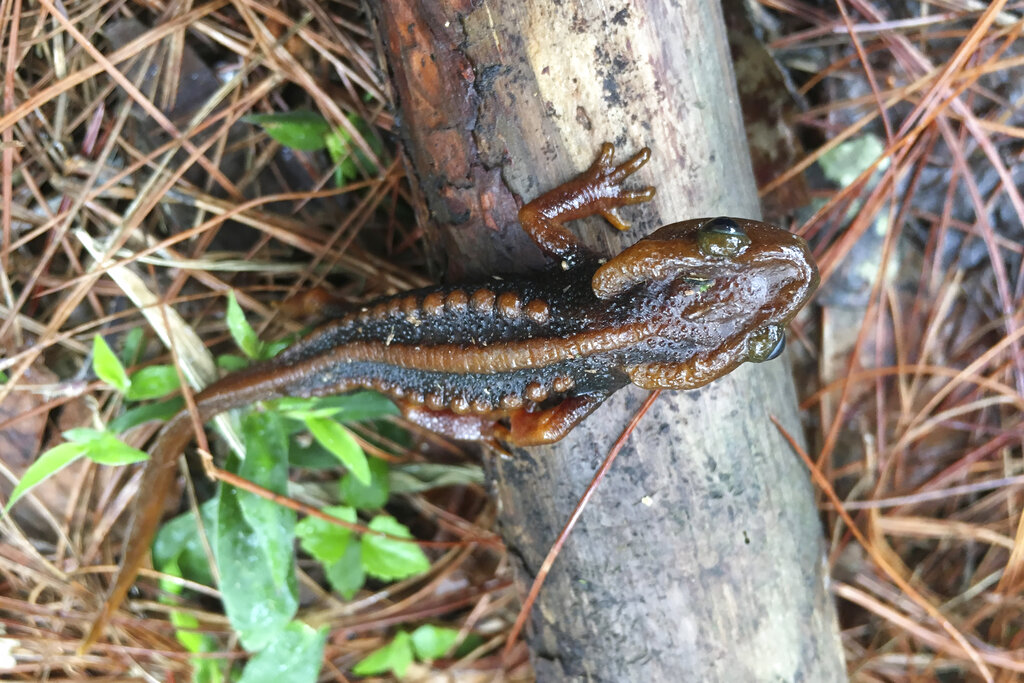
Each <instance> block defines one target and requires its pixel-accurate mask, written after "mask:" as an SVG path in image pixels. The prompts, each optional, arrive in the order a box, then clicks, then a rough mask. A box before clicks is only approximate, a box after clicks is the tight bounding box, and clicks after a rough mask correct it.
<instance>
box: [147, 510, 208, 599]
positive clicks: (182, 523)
mask: <svg viewBox="0 0 1024 683" xmlns="http://www.w3.org/2000/svg"><path fill="white" fill-rule="evenodd" d="M199 514H200V516H201V517H202V521H203V528H204V529H205V530H206V533H207V536H208V538H209V540H210V543H211V544H212V543H213V542H214V530H215V529H216V528H217V500H216V499H210V500H208V501H206V502H205V503H203V504H202V505H200V506H199ZM153 566H154V567H156V568H157V569H158V570H159V571H162V572H164V573H172V572H171V571H169V569H168V568H169V567H178V568H179V572H180V574H179V575H180V576H181V577H183V578H186V579H188V580H189V581H195V582H196V583H201V584H203V585H204V586H212V585H213V571H212V570H211V569H210V561H209V558H208V557H207V555H206V548H205V547H204V546H203V540H202V536H201V535H200V533H199V527H198V526H197V524H196V516H195V514H194V513H193V512H192V511H191V510H189V511H188V512H184V513H182V514H180V515H178V516H177V517H175V518H174V519H172V520H170V521H169V522H166V523H165V524H163V526H161V527H160V531H158V532H157V534H156V538H155V539H154V540H153Z"/></svg>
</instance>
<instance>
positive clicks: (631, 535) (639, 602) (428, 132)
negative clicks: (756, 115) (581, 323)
mask: <svg viewBox="0 0 1024 683" xmlns="http://www.w3.org/2000/svg"><path fill="white" fill-rule="evenodd" d="M372 13H373V15H374V20H375V22H376V25H377V30H378V35H379V38H380V41H381V44H382V54H383V57H384V60H385V63H386V68H388V70H389V72H390V76H391V79H392V84H393V88H394V98H395V105H396V108H397V110H398V113H399V115H400V121H401V135H402V137H403V141H404V143H405V151H406V154H407V155H408V162H409V171H410V175H411V177H412V180H413V183H414V185H417V186H418V187H419V188H420V190H421V191H422V193H423V197H424V200H425V206H426V207H427V209H428V210H429V216H426V215H424V216H423V218H424V219H425V220H426V224H427V225H429V226H431V230H432V231H434V232H432V233H431V234H432V237H433V238H434V244H435V245H436V254H437V255H438V257H439V260H440V261H442V262H443V263H445V264H446V265H447V271H448V273H449V276H450V277H452V278H454V279H460V278H469V277H472V276H488V275H490V274H493V273H498V272H509V271H511V270H516V269H524V268H530V267H534V266H537V265H539V264H541V263H543V258H542V257H541V255H540V253H539V251H538V250H537V249H536V248H535V247H534V246H533V245H532V243H530V242H529V240H528V239H527V238H526V236H525V235H524V234H522V232H521V231H520V230H519V227H518V223H517V222H516V211H517V208H518V203H517V196H518V197H522V198H523V199H525V200H529V199H532V198H533V197H535V196H537V195H538V194H540V193H541V192H543V191H544V190H547V189H549V188H551V187H554V186H555V185H557V184H558V183H559V182H562V181H564V180H566V179H568V178H570V177H572V176H573V175H574V174H576V173H578V172H579V171H581V170H583V169H585V168H586V167H587V166H588V165H589V164H590V162H591V161H592V160H593V158H594V156H595V154H596V153H597V150H598V148H599V146H600V144H601V143H602V142H604V141H611V142H613V143H615V144H616V146H617V148H618V155H617V157H618V158H620V159H621V158H624V157H625V155H627V154H632V153H634V152H635V151H636V150H637V149H639V148H640V147H642V146H644V145H649V146H650V147H651V148H652V149H653V152H654V157H653V160H652V161H651V162H650V163H649V164H648V166H647V167H645V168H644V169H643V170H642V171H641V172H639V173H638V174H637V177H636V178H635V179H633V182H635V184H636V185H637V186H642V185H645V184H652V185H655V186H657V189H658V195H657V197H656V198H655V200H654V201H653V202H651V203H650V204H647V205H644V206H638V207H629V208H628V209H626V210H624V211H622V212H621V214H622V216H623V217H624V218H625V219H626V220H628V221H631V222H632V224H633V226H634V227H633V229H632V230H631V231H630V232H629V233H627V234H625V235H619V234H618V233H616V231H614V230H612V229H611V228H610V227H609V226H608V225H607V224H604V223H603V222H602V221H600V220H594V221H590V222H581V223H583V224H575V225H573V226H572V227H573V228H574V229H575V230H576V232H577V234H580V235H581V236H582V237H583V239H584V240H585V241H586V242H587V243H588V244H589V245H591V246H592V247H594V248H596V249H598V250H601V251H603V252H605V253H609V254H614V253H618V251H620V250H621V249H622V248H623V246H625V245H627V244H630V243H632V242H634V241H635V240H637V239H638V238H639V237H641V236H642V235H643V234H646V233H648V232H650V231H652V230H653V229H655V228H657V227H658V226H660V225H662V224H665V223H669V222H673V221H676V220H683V219H687V218H692V217H699V216H714V215H720V214H724V215H733V216H744V217H754V216H757V215H758V214H759V210H758V202H757V194H756V192H755V188H754V186H753V179H752V175H751V170H750V162H749V158H748V155H747V151H746V141H745V137H744V135H743V130H742V123H741V115H740V111H739V104H738V101H737V96H736V90H735V86H734V81H733V75H732V70H731V65H730V62H729V51H728V48H727V46H726V44H725V40H724V29H723V26H722V20H721V15H720V10H719V7H718V6H717V5H716V4H715V3H705V2H701V1H700V0H682V1H680V2H677V3H674V4H671V5H670V4H669V3H667V2H659V1H656V0H647V1H641V2H633V3H622V4H621V5H616V6H609V5H607V4H604V3H600V4H599V3H585V2H582V1H580V2H572V1H568V0H567V1H565V2H560V3H555V2H552V3H543V2H527V3H517V2H510V3H489V2H486V0H485V1H484V2H459V1H458V0H442V1H441V2H437V1H436V0H434V1H429V0H428V1H424V2H420V1H418V0H389V1H388V2H386V3H380V4H374V7H373V10H372ZM642 400H643V392H642V391H640V390H638V389H636V388H629V389H626V390H623V391H620V392H619V393H617V394H616V395H615V396H614V397H613V398H612V399H611V400H609V401H608V402H607V403H606V404H605V405H604V406H602V407H601V408H600V409H599V410H598V411H597V412H596V413H595V414H594V415H592V416H591V417H590V418H589V419H588V420H586V421H585V422H584V423H583V424H582V425H581V426H580V427H578V428H577V429H576V430H574V431H573V432H572V434H571V435H570V436H569V437H567V438H566V439H565V440H563V441H561V442H559V443H557V444H554V445H552V446H549V447H543V448H533V449H529V450H520V451H517V452H516V453H515V454H514V457H513V458H504V459H503V458H492V459H491V460H490V469H491V474H492V476H493V478H494V481H495V484H496V488H497V492H498V496H499V499H500V504H501V508H502V517H501V518H502V531H503V535H504V537H505V541H506V543H507V544H508V547H509V551H510V553H511V555H512V556H513V557H514V558H517V559H518V560H519V562H520V563H521V567H520V569H521V570H522V574H523V576H522V578H523V579H524V580H527V581H528V580H530V579H532V577H533V576H534V575H535V572H536V571H537V568H538V567H539V565H540V563H541V561H542V560H543V558H544V555H545V554H546V552H547V549H548V547H549V546H550V544H551V542H552V541H553V540H554V538H555V536H556V535H557V533H558V531H559V529H560V528H561V527H562V525H563V524H564V523H565V520H566V519H567V517H568V516H569V514H570V512H571V510H572V507H573V505H574V503H575V501H576V500H577V499H578V497H579V496H580V495H581V494H582V493H583V491H584V489H585V488H586V485H587V483H588V481H589V479H590V478H591V476H592V474H593V472H594V470H595V468H596V467H597V466H598V464H599V463H600V461H601V459H602V458H603V456H604V455H605V454H606V453H607V451H608V449H609V448H610V447H611V444H612V443H613V442H614V441H615V439H616V438H617V437H618V435H619V433H620V432H621V430H622V429H623V427H624V426H625V424H626V422H627V421H628V420H629V418H630V416H631V415H632V414H633V413H634V411H635V410H636V409H637V407H638V406H639V405H640V403H641V402H642ZM795 406H796V397H795V392H794V390H793V384H792V378H791V375H790V368H789V364H788V361H786V360H778V361H774V362H770V363H767V364H764V365H759V366H751V365H746V366H743V367H742V368H741V369H740V370H738V371H736V372H735V373H733V374H732V375H730V376H728V377H726V378H725V379H723V380H720V381H718V382H715V383H714V384H712V385H710V386H708V387H706V388H704V389H701V390H699V391H691V392H667V393H666V394H664V395H663V396H662V397H661V398H660V399H659V400H658V402H657V403H656V406H655V408H654V409H653V410H652V412H651V413H649V414H648V415H647V416H646V417H645V418H644V419H643V420H642V421H641V423H640V426H639V427H638V429H637V430H636V431H635V432H634V433H633V434H632V436H630V438H629V441H628V444H627V446H626V448H625V449H624V450H623V452H622V454H621V455H620V457H619V460H618V461H617V463H616V464H615V466H614V467H613V468H612V470H611V472H610V473H609V476H608V477H607V478H606V479H605V481H604V482H603V484H602V487H601V488H600V489H599V490H598V492H597V493H596V495H595V496H594V498H593V499H592V500H591V503H590V506H589V507H588V508H587V510H586V511H585V513H584V514H583V517H582V519H581V521H580V523H579V525H578V526H577V528H576V530H575V532H574V534H573V536H572V537H571V538H570V539H569V542H568V543H567V544H566V546H565V548H564V549H563V551H562V554H561V555H560V556H559V557H558V560H557V562H556V563H555V565H554V568H553V570H552V572H551V575H550V577H549V578H548V582H547V584H546V585H545V588H544V590H543V592H542V593H541V597H540V599H539V601H538V603H537V605H536V606H535V607H534V609H533V614H532V619H531V628H530V629H529V633H528V636H527V637H528V641H529V644H530V646H531V650H532V652H533V655H534V666H535V669H536V672H537V675H538V679H540V680H545V681H548V680H567V679H577V678H584V679H586V680H601V681H625V680H646V681H679V680H696V681H739V680H742V681H755V680H772V681H795V680H807V681H834V680H845V672H844V670H843V660H842V651H841V646H840V642H839V638H838V632H837V627H836V619H835V613H834V608H833V605H832V600H831V596H830V594H829V591H828V588H827V581H828V576H827V573H826V567H825V565H824V562H823V552H822V549H823V544H822V539H821V529H820V526H819V521H818V518H817V513H816V510H815V507H814V504H813V495H812V489H811V486H810V483H809V478H808V475H807V472H806V471H805V469H804V467H803V466H802V465H801V463H800V461H799V460H798V458H797V457H796V456H795V455H794V454H793V453H792V452H791V450H790V448H789V447H788V445H787V444H786V443H785V441H784V440H783V438H782V437H781V436H780V434H779V433H778V431H777V430H776V428H775V427H774V426H773V425H772V423H771V422H770V420H769V416H772V415H774V416H775V417H777V418H778V419H779V420H780V422H781V423H782V425H783V426H784V428H785V429H786V430H787V431H788V432H789V433H791V434H794V435H796V436H797V437H798V440H800V441H802V438H801V431H800V430H801V428H800V422H799V419H798V416H797V413H796V408H795Z"/></svg>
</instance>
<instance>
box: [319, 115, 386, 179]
mask: <svg viewBox="0 0 1024 683" xmlns="http://www.w3.org/2000/svg"><path fill="white" fill-rule="evenodd" d="M348 120H349V122H350V123H351V124H352V126H353V127H354V128H355V129H356V130H357V131H358V132H359V134H360V136H361V137H362V138H363V140H365V141H366V143H367V144H368V145H369V146H370V149H371V150H373V153H374V154H375V155H376V156H377V158H378V159H380V158H382V157H383V153H384V145H383V144H382V143H381V141H380V138H379V137H377V135H376V133H375V132H374V130H373V128H372V127H371V126H370V124H369V123H367V122H366V120H365V119H363V118H362V117H360V116H357V115H356V114H349V115H348ZM325 143H326V145H327V153H328V154H329V155H330V157H331V161H333V162H334V163H335V164H338V168H337V169H336V170H335V173H334V179H335V182H336V183H337V184H338V185H343V184H344V183H345V181H348V180H354V179H356V178H358V177H359V176H360V175H362V174H364V173H367V174H370V175H373V174H375V173H377V172H378V168H377V165H376V162H374V161H373V160H371V159H370V157H368V156H367V155H366V153H365V152H364V151H363V150H362V148H361V147H358V146H357V145H356V144H355V143H354V142H353V139H352V136H351V135H350V134H349V132H348V131H347V130H345V129H344V128H342V127H340V126H339V127H338V128H336V129H334V130H333V131H331V132H330V133H328V134H327V135H326V136H325ZM339 162H340V163H339ZM357 162H358V163H357Z"/></svg>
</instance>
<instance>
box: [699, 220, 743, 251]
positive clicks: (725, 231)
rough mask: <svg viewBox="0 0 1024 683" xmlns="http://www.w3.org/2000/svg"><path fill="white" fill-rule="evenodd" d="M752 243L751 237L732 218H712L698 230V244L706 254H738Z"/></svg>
mask: <svg viewBox="0 0 1024 683" xmlns="http://www.w3.org/2000/svg"><path fill="white" fill-rule="evenodd" d="M749 245H750V238H749V237H747V234H746V233H745V232H743V228H741V227H740V225H739V223H737V222H736V221H734V220H733V219H731V218H726V217H724V216H720V217H718V218H712V219H711V220H709V221H708V222H707V223H705V224H704V225H702V226H700V230H698V231H697V246H698V247H699V248H700V253H702V254H704V255H705V256H716V257H719V258H727V257H730V256H738V255H739V254H742V253H743V251H744V250H745V249H746V248H747V246H749Z"/></svg>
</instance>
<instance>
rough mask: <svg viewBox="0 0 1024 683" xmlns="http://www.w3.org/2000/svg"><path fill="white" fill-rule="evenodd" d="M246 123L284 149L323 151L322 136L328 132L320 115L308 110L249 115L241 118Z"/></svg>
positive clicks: (325, 122)
mask: <svg viewBox="0 0 1024 683" xmlns="http://www.w3.org/2000/svg"><path fill="white" fill-rule="evenodd" d="M242 120H243V121H245V122H246V123H254V124H256V125H257V126H261V127H262V128H263V130H265V131H266V132H267V135H269V136H270V137H272V138H274V139H275V140H277V141H278V142H280V143H281V144H282V145H284V146H285V147H291V148H292V149H301V150H306V151H312V150H316V149H323V148H324V145H325V142H324V136H325V135H326V134H327V132H328V131H329V130H330V126H328V125H327V121H326V120H325V119H324V117H323V116H321V115H320V114H318V113H316V112H313V111H308V110H301V109H300V110H296V111H285V112H276V113H273V114H250V115H248V116H245V117H242Z"/></svg>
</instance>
